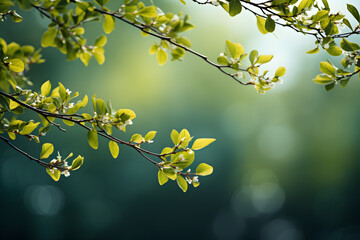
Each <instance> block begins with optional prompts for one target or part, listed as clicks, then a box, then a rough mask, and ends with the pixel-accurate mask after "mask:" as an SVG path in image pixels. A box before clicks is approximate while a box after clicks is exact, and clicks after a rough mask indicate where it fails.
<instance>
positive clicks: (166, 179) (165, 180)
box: [158, 170, 169, 185]
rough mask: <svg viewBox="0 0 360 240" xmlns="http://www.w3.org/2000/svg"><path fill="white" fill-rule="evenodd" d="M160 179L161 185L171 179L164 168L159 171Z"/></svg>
mask: <svg viewBox="0 0 360 240" xmlns="http://www.w3.org/2000/svg"><path fill="white" fill-rule="evenodd" d="M158 181H159V184H160V185H164V184H165V183H166V182H167V181H169V178H168V177H167V176H166V175H165V173H164V172H163V171H162V170H159V171H158Z"/></svg>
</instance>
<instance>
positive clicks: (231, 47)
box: [225, 40, 236, 58]
mask: <svg viewBox="0 0 360 240" xmlns="http://www.w3.org/2000/svg"><path fill="white" fill-rule="evenodd" d="M225 48H226V52H228V53H229V54H230V56H231V57H233V58H235V55H236V46H235V44H234V43H232V42H231V41H229V40H226V46H225Z"/></svg>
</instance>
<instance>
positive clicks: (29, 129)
mask: <svg viewBox="0 0 360 240" xmlns="http://www.w3.org/2000/svg"><path fill="white" fill-rule="evenodd" d="M39 124H40V122H37V123H33V122H29V123H28V124H27V125H26V126H25V127H24V128H23V129H22V131H21V132H20V134H21V135H28V134H30V133H32V131H34V130H35V128H37V126H38V125H39Z"/></svg>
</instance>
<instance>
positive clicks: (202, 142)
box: [191, 138, 216, 150]
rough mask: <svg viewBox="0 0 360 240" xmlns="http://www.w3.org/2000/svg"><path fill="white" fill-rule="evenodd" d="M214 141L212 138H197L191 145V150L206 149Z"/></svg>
mask: <svg viewBox="0 0 360 240" xmlns="http://www.w3.org/2000/svg"><path fill="white" fill-rule="evenodd" d="M215 140H216V139H214V138H198V139H196V140H195V142H194V143H193V145H192V147H191V149H193V150H199V149H202V148H204V147H206V146H207V145H209V144H211V143H212V142H214V141H215Z"/></svg>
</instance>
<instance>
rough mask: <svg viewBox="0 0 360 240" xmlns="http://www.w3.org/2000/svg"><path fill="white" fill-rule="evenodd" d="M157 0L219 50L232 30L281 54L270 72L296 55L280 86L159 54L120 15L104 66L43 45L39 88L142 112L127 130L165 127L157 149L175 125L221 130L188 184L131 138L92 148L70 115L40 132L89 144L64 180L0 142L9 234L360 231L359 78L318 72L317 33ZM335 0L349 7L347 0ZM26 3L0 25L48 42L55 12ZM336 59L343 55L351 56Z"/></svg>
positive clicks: (265, 235)
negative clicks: (326, 79) (266, 30)
mask: <svg viewBox="0 0 360 240" xmlns="http://www.w3.org/2000/svg"><path fill="white" fill-rule="evenodd" d="M113 2H115V4H116V1H113ZM154 2H155V4H157V5H159V6H160V7H161V8H162V9H163V10H164V11H172V12H179V11H183V12H185V13H189V14H190V15H191V22H192V23H193V24H194V25H195V26H196V28H195V29H194V30H192V31H189V32H186V33H185V34H184V36H186V37H188V38H189V39H191V41H192V43H193V47H192V48H193V49H194V50H196V51H198V52H201V53H203V54H205V55H207V56H209V57H210V58H211V59H213V60H216V57H217V56H218V54H219V52H222V51H223V50H224V45H225V40H231V41H233V42H239V43H241V44H242V45H243V46H244V48H245V51H246V52H248V53H249V52H250V51H251V50H253V49H257V50H258V51H259V53H260V54H274V56H275V57H274V60H273V63H271V64H267V65H265V66H264V70H265V68H268V69H269V70H270V72H274V71H275V69H276V68H277V67H279V66H285V67H286V68H287V74H286V76H285V77H284V82H283V84H282V85H278V86H276V87H275V89H273V90H272V91H269V92H267V93H266V94H265V95H260V94H257V93H256V90H255V89H254V88H253V87H251V86H249V87H244V86H241V85H239V84H236V83H235V82H234V81H233V80H232V79H230V78H227V77H226V76H224V75H222V74H221V73H220V72H219V71H218V70H217V69H215V68H213V67H211V66H210V65H208V64H206V63H205V62H203V61H202V60H201V59H198V58H196V57H194V56H192V55H189V54H187V55H186V56H185V59H184V61H183V62H168V63H166V65H164V66H159V65H158V63H157V61H156V57H155V56H152V55H149V54H148V50H149V48H150V46H151V45H152V44H153V43H155V42H157V39H154V38H152V37H142V36H141V34H140V32H139V31H138V30H136V29H133V28H131V27H130V26H128V25H126V24H124V23H121V22H118V21H117V22H116V27H115V31H114V32H113V33H112V34H111V35H110V36H109V37H108V44H107V45H106V47H105V51H106V54H105V55H106V61H105V63H104V65H102V66H99V65H98V64H97V63H96V62H95V61H94V60H93V59H92V60H91V62H90V64H89V66H88V67H84V66H83V64H82V63H81V62H80V60H76V61H74V62H67V61H66V57H65V56H64V55H62V54H61V53H60V52H59V51H58V50H57V49H53V48H46V49H44V50H43V51H42V53H43V55H44V58H45V59H46V62H45V63H44V64H41V65H39V66H32V69H31V70H30V72H29V76H30V79H31V80H32V81H33V82H34V89H35V90H39V89H40V86H41V84H42V83H43V82H45V81H46V80H51V82H52V84H53V85H55V84H57V82H61V83H63V84H64V85H65V86H66V87H67V88H69V89H71V90H72V91H73V92H74V91H76V90H77V91H79V92H80V96H83V95H85V94H87V95H88V96H92V95H93V94H94V93H96V94H97V96H98V97H99V98H102V99H104V100H107V99H111V100H112V104H113V106H114V108H117V109H119V108H130V109H132V110H134V111H135V112H136V113H137V118H136V119H135V120H134V125H133V126H131V127H129V128H128V132H127V133H126V134H124V133H119V134H118V135H117V136H118V137H120V138H123V139H126V140H128V139H130V137H131V134H132V133H135V132H136V133H141V134H146V133H147V132H148V131H150V130H156V131H158V134H157V136H156V138H155V142H154V143H153V144H152V145H151V146H149V149H150V150H153V151H161V149H162V148H163V147H165V146H169V145H171V140H170V132H171V130H172V129H177V130H179V131H180V130H181V129H183V128H187V129H188V130H189V131H190V133H191V135H192V136H195V138H198V137H211V138H216V139H217V141H216V142H215V143H213V144H212V145H210V146H209V147H207V148H205V149H203V150H201V151H198V152H197V156H196V162H197V163H200V162H206V163H208V164H210V165H212V166H213V167H214V173H213V174H212V175H210V176H208V177H203V178H201V179H200V181H201V185H200V187H198V188H196V189H194V188H193V187H190V188H189V190H188V192H187V193H183V192H182V191H181V190H180V189H179V188H178V187H177V185H176V182H173V181H169V182H168V183H167V184H165V185H164V186H159V184H158V181H157V169H156V168H155V167H154V166H153V165H152V164H150V163H148V162H147V161H146V160H144V159H143V158H142V157H141V156H140V155H139V154H137V153H136V152H135V151H133V150H132V149H128V148H127V147H121V146H120V155H119V157H118V159H115V160H114V159H112V157H111V155H110V153H109V150H108V147H107V141H103V140H101V141H100V146H99V150H93V149H91V148H90V147H89V145H88V143H87V140H86V132H84V131H83V130H82V129H79V128H76V127H66V128H67V129H68V131H67V133H63V132H60V131H58V129H56V128H53V129H52V130H51V131H50V132H49V134H48V135H47V138H45V139H43V140H42V141H43V142H53V143H54V146H55V152H54V155H56V151H60V152H61V153H62V155H67V154H68V153H70V152H73V153H74V155H77V154H81V155H83V156H85V163H84V165H83V167H82V168H81V169H80V170H79V171H76V172H73V173H72V174H71V176H70V177H69V178H64V177H62V178H61V179H60V181H59V182H54V181H53V180H52V179H51V178H50V177H49V176H48V175H47V173H46V172H45V169H43V168H42V167H40V166H38V165H36V164H35V163H33V162H31V161H29V160H28V159H26V158H25V157H24V156H22V155H20V154H19V153H17V152H15V151H14V150H12V149H10V148H9V147H8V146H7V145H6V144H5V143H0V149H1V150H0V179H1V180H0V191H1V198H0V203H1V207H0V216H1V218H0V238H1V239H15V238H16V239H20V238H23V239H65V238H66V239H218V240H232V239H249V240H250V239H260V240H302V239H326V240H328V239H330V240H338V239H346V240H352V239H360V226H359V224H360V219H359V214H360V210H359V208H358V207H357V206H358V203H359V201H360V192H359V187H358V186H359V183H360V174H359V173H360V162H359V160H360V158H359V155H360V148H359V147H358V146H357V145H358V141H360V133H359V127H358V124H359V122H360V110H359V109H360V102H357V100H356V99H358V98H359V88H360V83H359V80H358V79H357V77H353V79H352V80H351V81H350V82H349V84H348V86H347V87H346V88H345V89H342V88H340V87H339V86H336V87H335V89H333V90H332V91H330V92H326V91H325V90H324V88H323V87H322V86H320V85H316V84H315V83H313V82H312V78H314V77H315V76H316V75H317V74H319V62H320V61H324V60H326V59H327V58H329V56H328V55H326V54H323V53H319V54H317V55H307V54H305V52H306V51H307V50H310V49H312V48H314V39H312V38H311V37H303V36H301V35H299V34H296V33H294V32H292V31H290V30H289V29H280V28H278V29H277V30H276V31H275V33H274V34H268V35H261V34H260V33H259V32H258V30H257V28H256V19H255V18H254V17H253V16H252V15H249V14H247V13H243V14H241V15H240V16H237V17H235V18H230V17H229V16H228V15H227V14H226V13H225V12H224V11H223V10H222V9H220V8H215V7H211V6H199V5H196V4H194V3H192V2H191V1H190V0H188V1H187V4H186V5H185V6H184V5H182V4H181V3H180V2H179V1H154ZM346 2H348V3H352V4H354V5H355V6H357V5H358V1H356V0H353V1H349V0H348V1H346ZM329 3H330V5H332V6H335V8H334V9H336V10H338V9H340V10H342V12H344V13H345V12H346V4H345V2H343V1H335V0H330V1H329ZM113 6H115V5H113ZM19 11H20V10H19ZM21 15H23V17H24V21H23V22H22V23H18V24H13V23H10V21H7V22H5V23H1V27H0V34H1V35H0V37H2V38H4V39H5V40H6V41H7V42H11V41H17V42H18V43H20V44H31V45H34V46H36V47H40V39H41V35H42V33H43V32H44V31H45V30H46V28H47V24H48V23H49V22H48V21H47V20H46V19H42V18H40V17H39V16H38V14H37V13H36V12H35V11H29V12H22V11H21ZM100 25H101V24H99V23H94V24H89V25H87V28H86V30H87V33H88V37H89V41H90V42H92V41H94V39H95V38H96V37H97V36H98V35H100V34H101V31H102V30H101V27H100ZM343 31H345V30H343ZM353 40H354V39H353ZM355 40H356V39H355ZM357 41H358V39H357ZM331 60H332V62H333V63H336V64H339V63H340V60H341V58H331ZM89 107H90V106H89ZM89 111H91V110H90V108H89ZM17 145H18V146H21V147H22V148H23V149H24V150H26V151H28V152H29V153H31V154H32V155H34V156H38V155H39V153H40V149H41V146H40V145H38V144H35V143H33V142H30V143H29V142H27V141H22V140H21V139H18V140H17ZM193 170H195V169H193Z"/></svg>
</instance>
